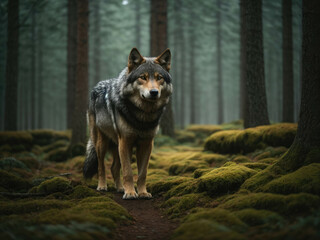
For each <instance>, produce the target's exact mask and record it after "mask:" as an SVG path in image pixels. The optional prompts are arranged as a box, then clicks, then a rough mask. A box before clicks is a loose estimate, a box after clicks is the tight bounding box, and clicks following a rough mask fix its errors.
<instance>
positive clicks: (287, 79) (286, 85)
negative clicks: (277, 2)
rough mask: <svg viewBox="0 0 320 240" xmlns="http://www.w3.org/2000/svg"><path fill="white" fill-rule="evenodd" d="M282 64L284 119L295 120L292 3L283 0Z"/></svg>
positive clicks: (285, 120) (284, 120)
mask: <svg viewBox="0 0 320 240" xmlns="http://www.w3.org/2000/svg"><path fill="white" fill-rule="evenodd" d="M282 24H283V28H282V42H283V47H282V48H283V49H282V51H283V52H282V64H283V68H282V71H283V88H282V91H283V100H282V104H283V107H282V121H283V122H293V111H294V109H293V106H294V104H293V50H292V3H291V0H282Z"/></svg>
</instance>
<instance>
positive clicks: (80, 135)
mask: <svg viewBox="0 0 320 240" xmlns="http://www.w3.org/2000/svg"><path fill="white" fill-rule="evenodd" d="M88 15H89V9H88V0H81V1H78V2H77V39H78V41H77V73H76V82H75V102H74V114H73V125H72V139H71V146H72V145H74V144H77V143H81V144H85V143H86V142H87V121H86V111H87V108H88V106H87V105H88V25H89V22H88Z"/></svg>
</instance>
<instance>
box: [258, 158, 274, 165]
mask: <svg viewBox="0 0 320 240" xmlns="http://www.w3.org/2000/svg"><path fill="white" fill-rule="evenodd" d="M277 161H278V158H264V159H262V160H260V161H259V162H260V163H266V164H274V163H276V162H277Z"/></svg>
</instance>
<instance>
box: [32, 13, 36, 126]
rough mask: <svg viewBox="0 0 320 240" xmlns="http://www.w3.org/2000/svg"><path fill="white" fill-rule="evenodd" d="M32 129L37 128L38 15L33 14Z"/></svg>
mask: <svg viewBox="0 0 320 240" xmlns="http://www.w3.org/2000/svg"><path fill="white" fill-rule="evenodd" d="M30 64H31V66H30V68H31V113H30V114H31V129H35V128H36V93H37V92H36V13H35V10H34V9H33V10H32V12H31V61H30Z"/></svg>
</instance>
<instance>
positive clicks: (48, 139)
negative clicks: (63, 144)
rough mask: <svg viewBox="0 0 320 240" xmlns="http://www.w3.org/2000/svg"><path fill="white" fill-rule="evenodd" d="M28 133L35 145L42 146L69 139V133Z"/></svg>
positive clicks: (52, 131) (43, 131) (51, 131)
mask: <svg viewBox="0 0 320 240" xmlns="http://www.w3.org/2000/svg"><path fill="white" fill-rule="evenodd" d="M29 133H30V134H31V135H32V137H33V142H34V144H36V145H40V146H44V145H48V144H51V143H53V142H55V141H58V140H67V141H69V140H70V139H71V131H54V130H49V129H38V130H31V131H29Z"/></svg>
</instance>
